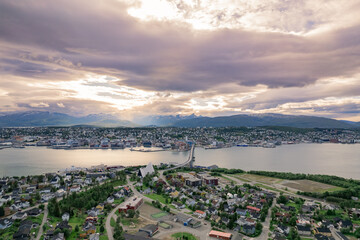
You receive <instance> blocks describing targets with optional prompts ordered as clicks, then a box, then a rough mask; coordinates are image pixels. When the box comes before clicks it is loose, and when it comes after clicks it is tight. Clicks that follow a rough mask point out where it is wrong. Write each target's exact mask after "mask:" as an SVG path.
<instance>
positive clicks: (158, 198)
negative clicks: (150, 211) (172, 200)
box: [145, 193, 166, 204]
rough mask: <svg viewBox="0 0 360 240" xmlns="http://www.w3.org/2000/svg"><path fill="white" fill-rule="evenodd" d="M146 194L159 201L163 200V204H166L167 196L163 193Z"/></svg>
mask: <svg viewBox="0 0 360 240" xmlns="http://www.w3.org/2000/svg"><path fill="white" fill-rule="evenodd" d="M145 196H146V197H148V198H151V199H152V200H154V201H156V200H157V201H159V202H161V203H163V204H166V201H165V198H164V197H163V196H162V195H158V194H155V193H152V194H145Z"/></svg>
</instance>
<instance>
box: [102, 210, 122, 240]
mask: <svg viewBox="0 0 360 240" xmlns="http://www.w3.org/2000/svg"><path fill="white" fill-rule="evenodd" d="M120 205H121V204H119V205H117V206H116V208H114V209H113V210H112V211H111V212H110V213H109V214H108V216H107V218H106V223H105V228H106V232H107V236H108V239H109V240H114V237H113V228H112V227H111V224H110V223H111V218H113V217H114V214H115V213H116V211H117V210H118V209H119V208H120ZM115 216H116V215H115ZM114 220H115V219H114Z"/></svg>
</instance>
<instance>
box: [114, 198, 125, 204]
mask: <svg viewBox="0 0 360 240" xmlns="http://www.w3.org/2000/svg"><path fill="white" fill-rule="evenodd" d="M123 202H124V198H120V199H115V200H114V204H121V203H123Z"/></svg>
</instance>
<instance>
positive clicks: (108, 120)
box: [0, 111, 360, 129]
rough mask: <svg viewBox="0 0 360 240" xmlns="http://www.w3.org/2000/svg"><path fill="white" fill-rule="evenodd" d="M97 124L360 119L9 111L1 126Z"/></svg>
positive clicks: (301, 123)
mask: <svg viewBox="0 0 360 240" xmlns="http://www.w3.org/2000/svg"><path fill="white" fill-rule="evenodd" d="M76 125H89V126H98V127H139V126H173V127H260V126H284V127H296V128H345V129H350V128H360V122H351V121H343V120H335V119H331V118H324V117H314V116H295V115H283V114H251V115H246V114H239V115H233V116H221V117H203V116H196V115H194V114H192V115H188V116H181V115H153V116H147V117H142V118H137V119H135V120H134V122H130V121H127V120H121V119H119V118H117V117H115V116H113V115H110V114H91V115H87V116H84V117H75V116H71V115H68V114H64V113H56V112H44V111H30V112H19V113H8V114H3V115H1V116H0V127H40V126H76Z"/></svg>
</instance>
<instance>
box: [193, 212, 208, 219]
mask: <svg viewBox="0 0 360 240" xmlns="http://www.w3.org/2000/svg"><path fill="white" fill-rule="evenodd" d="M194 215H195V216H197V217H198V218H205V217H206V212H203V211H200V210H196V211H195V212H194Z"/></svg>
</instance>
